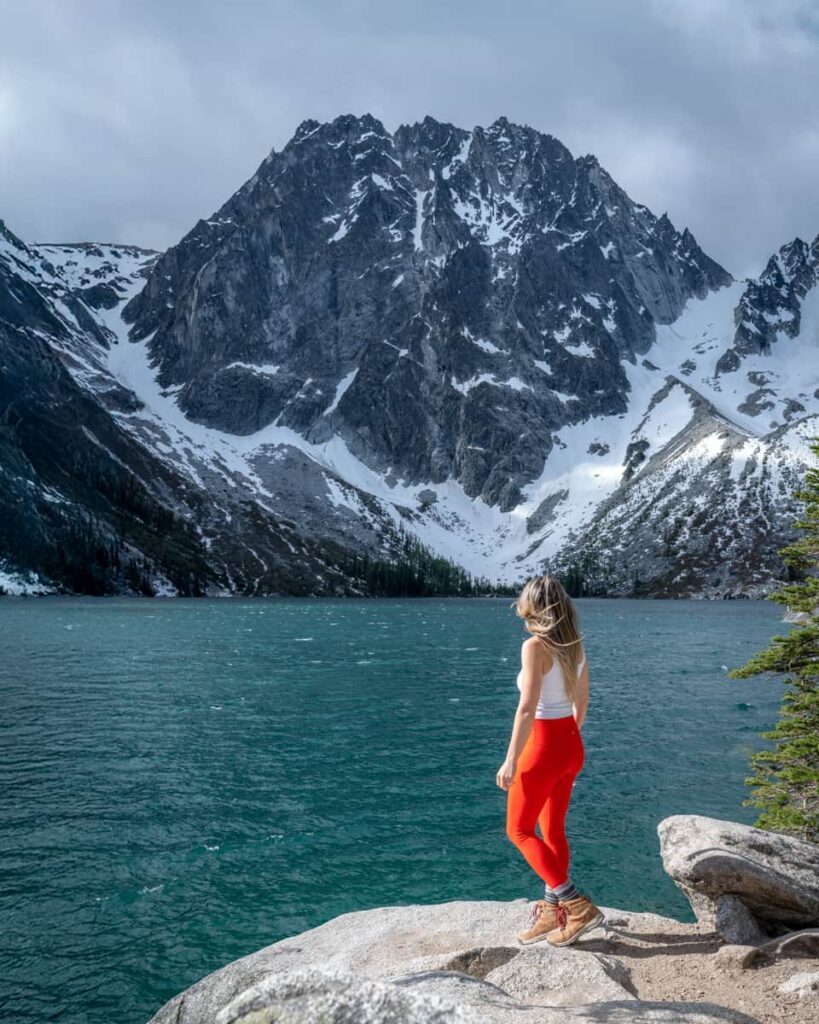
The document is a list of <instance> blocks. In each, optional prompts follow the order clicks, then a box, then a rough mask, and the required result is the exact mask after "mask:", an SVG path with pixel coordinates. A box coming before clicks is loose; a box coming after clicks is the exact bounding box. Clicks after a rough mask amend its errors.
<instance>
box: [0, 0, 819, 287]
mask: <svg viewBox="0 0 819 1024" xmlns="http://www.w3.org/2000/svg"><path fill="white" fill-rule="evenodd" d="M0 18H1V20H0V24H2V26H3V32H2V36H0V217H2V218H3V219H5V220H6V222H7V224H8V226H9V227H10V228H11V229H12V230H13V231H15V232H16V233H17V234H18V235H20V236H21V237H22V238H23V239H24V240H27V241H85V240H93V241H118V242H130V243H134V244H138V245H144V246H150V247H154V248H165V247H166V246H168V245H170V244H172V243H174V242H175V241H177V240H178V239H179V238H180V237H181V236H182V235H183V234H184V233H185V232H186V231H187V230H188V229H189V228H190V227H191V226H192V225H193V224H194V223H195V221H196V220H197V219H198V218H199V217H207V216H209V215H210V214H211V213H212V212H213V211H214V210H216V209H217V208H218V207H219V206H221V204H222V203H223V202H224V201H225V200H226V199H227V198H228V197H229V196H230V195H231V194H232V193H233V192H234V191H235V190H236V189H237V188H238V187H239V186H240V185H241V184H242V183H243V182H244V181H245V180H246V179H247V178H248V177H250V175H251V174H252V173H253V172H254V171H255V170H256V167H257V166H258V164H259V163H260V162H261V160H262V159H263V158H264V156H265V155H266V154H267V152H268V151H269V150H270V148H271V147H274V148H276V149H280V148H281V147H282V146H284V144H285V143H286V142H287V140H288V139H289V137H290V136H291V135H292V133H293V131H294V130H295V128H296V126H297V125H298V123H299V122H300V121H302V120H304V119H305V118H308V117H313V118H317V119H318V120H330V119H332V118H333V117H336V116H337V115H339V114H343V113H354V114H362V113H365V112H370V113H372V114H374V115H375V116H376V117H379V118H380V119H381V120H382V121H383V122H384V124H385V125H386V127H387V128H388V129H390V130H393V129H394V128H396V127H397V126H398V125H399V124H401V123H404V122H412V121H419V120H421V119H423V117H424V116H425V115H426V114H431V115H432V116H433V117H437V118H438V119H440V120H446V121H451V122H453V123H454V124H457V125H460V126H461V127H464V128H472V127H473V126H474V125H476V124H482V125H486V124H489V123H490V122H491V121H493V120H494V119H495V118H496V117H498V116H499V115H501V114H505V115H506V116H507V117H508V118H509V119H510V120H511V121H516V122H518V123H521V124H529V125H532V126H533V127H535V128H537V129H539V130H541V131H544V132H549V133H551V134H552V135H555V136H557V138H559V139H560V140H561V141H562V142H563V143H564V144H565V145H567V146H568V147H569V149H570V150H571V151H572V152H573V153H574V154H575V155H576V156H579V155H581V154H583V153H587V152H591V153H594V154H595V155H596V156H597V157H598V158H599V160H600V162H601V163H602V164H603V166H604V167H606V169H607V170H608V171H609V172H610V173H611V174H612V176H613V177H614V178H615V179H616V180H617V181H618V182H619V183H620V185H622V186H623V187H624V188H625V189H626V191H627V192H628V193H629V194H630V195H631V196H632V198H633V199H635V200H636V201H638V202H641V203H645V204H646V205H647V206H649V207H651V209H652V210H653V211H654V212H655V213H656V214H658V215H659V214H660V213H662V212H663V211H664V210H667V211H668V214H669V216H670V217H671V220H672V221H673V222H674V224H675V225H676V226H677V228H679V229H680V230H682V228H683V227H686V226H687V227H689V228H690V229H691V230H692V231H693V232H694V234H695V235H696V237H697V239H698V241H699V242H700V244H701V245H702V246H703V248H704V249H705V250H706V252H708V253H709V255H711V256H712V257H714V258H715V259H717V260H718V261H719V262H721V263H722V264H723V265H724V266H725V267H726V268H727V269H728V270H730V271H731V272H732V273H733V274H735V275H736V276H743V275H746V274H751V273H753V274H757V273H758V272H759V271H760V270H761V268H762V265H763V264H764V262H765V260H766V259H767V257H768V256H769V255H770V254H771V253H772V252H773V251H774V249H776V248H777V247H778V246H779V245H781V244H782V243H783V242H785V241H787V240H790V239H791V238H793V237H794V236H795V235H797V234H799V235H801V236H802V237H803V238H805V239H807V240H811V239H813V238H814V237H815V236H816V234H817V233H819V174H817V171H819V117H817V114H819V0H812V2H807V3H805V2H797V0H763V2H759V3H758V2H756V0H559V2H550V0H540V2H526V0H505V2H504V0H493V2H491V3H489V2H485V0H437V2H428V0H412V2H402V3H397V2H390V0H382V2H381V3H370V2H366V0H358V2H355V0H297V2H293V3H287V2H279V0H224V2H216V0H131V2H125V0H50V2H49V0H0Z"/></svg>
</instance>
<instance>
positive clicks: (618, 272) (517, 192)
mask: <svg viewBox="0 0 819 1024" xmlns="http://www.w3.org/2000/svg"><path fill="white" fill-rule="evenodd" d="M729 281H730V277H729V275H728V274H727V273H726V272H725V271H724V270H722V268H721V267H719V266H717V264H715V263H714V262H713V261H712V260H710V259H708V257H706V256H705V255H704V254H703V253H702V251H701V250H700V249H699V247H698V246H697V244H696V242H695V240H694V238H693V237H692V236H691V234H690V233H689V232H685V233H683V234H682V235H680V234H679V233H678V232H677V231H675V229H674V228H673V226H672V225H671V223H670V221H669V220H668V218H667V217H666V216H663V217H661V218H659V219H657V218H656V217H654V215H653V214H652V213H651V212H650V211H649V210H647V209H646V208H645V207H642V206H639V205H637V204H635V203H633V202H632V201H631V200H630V199H629V198H628V196H626V195H625V193H624V192H623V191H622V190H621V189H619V188H618V187H617V185H616V184H615V183H614V182H613V181H612V180H611V178H610V177H609V176H608V175H607V174H606V172H605V171H604V170H603V169H602V168H601V167H600V165H599V164H598V163H597V161H596V160H595V159H594V158H592V157H584V158H582V159H579V160H575V159H574V158H573V157H572V155H571V154H570V153H569V152H568V150H567V149H566V148H565V147H564V146H562V145H561V144H560V143H559V142H558V141H557V140H556V139H553V138H551V137H550V136H546V135H541V134H539V133H538V132H535V131H534V130H532V129H530V128H522V127H518V126H516V125H511V124H509V122H508V121H506V120H505V119H500V120H498V121H496V122H495V123H494V124H492V125H490V126H489V127H488V128H486V129H482V128H476V129H475V130H474V131H473V132H466V131H463V130H461V129H459V128H455V127H453V126H452V125H446V124H439V123H438V122H436V121H433V120H432V119H431V118H427V119H426V120H425V121H424V122H423V123H422V124H416V125H412V126H408V127H403V128H401V129H399V130H398V131H397V132H396V133H395V135H394V136H392V135H390V134H389V133H388V132H386V131H385V129H384V127H383V125H381V124H380V122H378V121H376V120H375V119H374V118H371V117H364V118H361V119H358V118H353V117H343V118H338V119H337V120H336V121H334V122H332V124H325V125H319V124H317V123H315V122H312V121H308V122H305V123H304V124H302V125H301V126H300V128H299V129H298V131H297V132H296V135H295V136H294V138H293V140H292V141H291V142H290V143H289V144H288V145H287V146H286V147H285V149H284V150H283V151H282V152H281V153H271V154H270V156H269V157H268V158H267V159H266V160H265V161H264V163H263V164H262V165H261V167H260V168H259V170H258V171H257V173H256V174H255V175H254V176H253V178H251V179H250V181H249V182H248V183H247V184H246V185H245V186H244V187H243V188H241V189H240V190H239V191H238V192H237V194H236V195H235V196H233V197H232V198H231V199H230V200H229V201H228V202H227V203H226V204H225V206H223V207H222V209H221V210H219V211H218V212H217V213H216V214H214V216H213V217H212V218H210V219H209V220H207V221H200V223H199V224H197V226H196V227H195V228H194V230H193V231H192V232H191V233H190V234H189V235H187V236H186V237H185V238H184V239H183V240H182V241H181V242H180V243H179V245H177V246H175V247H174V248H172V249H171V250H169V251H168V252H167V253H166V254H165V255H164V256H162V257H161V258H160V259H159V260H158V261H157V264H156V266H155V268H154V270H153V272H152V274H151V276H150V278H149V281H148V284H147V285H146V287H145V289H144V290H143V291H142V292H141V293H140V294H139V295H137V296H136V297H135V298H134V299H133V300H132V301H131V302H130V303H129V305H128V306H127V308H126V309H125V313H124V315H125V319H126V320H127V321H133V323H134V328H133V330H132V332H131V337H132V338H135V339H141V338H146V337H148V336H150V339H151V340H150V345H149V351H150V353H151V355H152V356H153V358H155V359H156V361H157V364H158V368H159V376H158V379H159V381H160V383H161V384H163V385H165V386H178V388H179V391H178V394H177V401H178V403H179V405H180V407H181V408H182V409H183V410H184V411H185V412H186V414H187V415H188V416H190V417H191V418H192V419H194V420H196V421H197V422H201V423H206V424H207V425H209V426H212V427H216V428H218V429H221V430H224V431H227V432H230V433H237V434H250V433H253V432H255V431H258V430H260V429H262V428H263V427H265V426H267V425H269V424H273V425H276V426H279V425H281V426H283V427H288V428H290V429H291V430H294V431H296V432H297V433H298V434H300V435H301V436H303V437H304V438H305V439H306V440H307V441H309V442H312V443H321V442H323V441H326V440H327V439H329V438H330V437H332V436H334V435H338V436H339V437H341V438H342V439H343V440H344V442H345V443H346V445H347V446H348V447H349V449H350V451H351V452H352V454H353V455H355V456H356V458H358V459H359V460H360V461H362V462H363V463H365V464H366V465H367V466H369V467H370V468H371V469H373V470H375V471H376V472H378V473H379V474H380V475H382V476H386V475H388V474H391V475H392V476H393V477H396V478H400V479H401V480H402V481H403V482H404V483H405V484H407V485H410V486H412V485H417V484H422V483H432V484H436V483H438V484H441V483H444V482H445V481H448V480H450V481H453V482H455V483H456V484H458V485H460V487H461V488H462V489H463V491H464V493H465V495H466V496H467V497H469V498H477V497H480V498H481V499H482V500H483V501H484V502H485V503H486V504H487V505H490V506H493V507H497V508H498V509H499V510H500V511H501V512H508V511H511V510H512V509H513V508H515V507H516V506H517V505H519V504H520V502H521V500H522V491H521V488H522V487H523V486H524V485H525V484H526V483H528V482H529V481H531V480H532V479H533V478H534V477H535V476H536V475H537V474H538V473H539V472H540V470H541V468H542V466H543V461H544V458H546V457H547V456H548V455H549V453H550V452H551V450H552V448H553V445H554V441H553V434H554V432H555V431H557V430H559V429H560V428H561V427H562V426H565V425H567V424H571V423H576V422H579V421H581V420H584V419H586V418H588V417H589V416H590V415H591V416H601V415H607V414H614V413H622V412H624V411H625V410H626V407H627V404H628V403H627V391H628V381H627V377H626V374H625V372H624V368H623V359H624V358H625V359H634V357H635V356H636V355H637V354H639V353H644V352H646V351H647V350H648V349H649V347H650V345H651V343H652V340H653V337H654V325H655V323H670V322H672V321H673V320H675V319H676V318H677V316H678V315H679V314H680V312H681V310H682V308H683V306H684V305H685V302H686V300H687V299H688V298H689V297H691V296H692V295H697V296H700V297H702V296H704V295H706V294H707V293H708V291H709V290H710V289H713V288H716V287H719V286H721V285H725V284H727V283H729Z"/></svg>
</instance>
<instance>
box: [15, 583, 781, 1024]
mask: <svg viewBox="0 0 819 1024" xmlns="http://www.w3.org/2000/svg"><path fill="white" fill-rule="evenodd" d="M511 601H512V599H511V598H502V599H464V600H459V599H444V600H434V599H407V600H373V599H369V600H368V599H362V600H330V599H321V600H316V599H309V598H305V599H299V600H292V599H275V598H274V599H255V600H242V599H227V600H218V599H215V600H167V601H163V600H157V601H150V600H139V599H130V600H129V599H122V600H119V599H94V598H76V599H74V598H68V599H66V598H38V599H12V598H7V599H3V600H0V643H1V644H2V651H3V658H2V664H1V665H0V700H1V701H2V726H1V727H0V915H1V916H2V928H1V929H0V1006H2V1008H3V1011H2V1016H3V1019H5V1020H9V1021H11V1022H14V1024H29V1022H34V1021H38V1022H42V1021H44V1020H52V1021H57V1022H59V1024H135V1022H140V1021H145V1020H147V1019H148V1018H149V1017H150V1016H151V1014H152V1013H154V1012H155V1011H156V1010H157V1009H158V1008H159V1006H160V1005H161V1004H162V1003H163V1002H164V1001H165V1000H167V999H168V998H170V997H171V996H173V995H174V994H176V993H177V992H179V991H180V990H181V989H183V988H185V987H186V986H187V985H189V984H191V983H192V982H194V981H196V980H197V979H198V978H200V977H201V976H202V975H204V974H206V973H208V972H209V971H212V970H214V969H215V968H217V967H220V966H221V965H223V964H225V963H227V962H228V961H230V960H233V959H235V958H237V957H240V956H243V955H245V954H247V953H250V952H253V951H254V950H256V949H258V948H260V947H261V946H264V945H267V944H269V943H271V942H274V941H276V940H277V939H281V938H284V937H285V936H288V935H292V934H294V933H295V932H299V931H302V930H304V929H306V928H310V927H313V926H314V925H317V924H320V923H321V922H322V921H325V920H328V919H329V918H331V917H334V916H336V915H337V914H341V913H344V912H346V911H350V910H359V909H364V908H367V907H375V906H381V905H385V904H404V903H432V902H439V901H446V900H453V899H467V900H468V899H498V900H508V899H514V898H517V897H522V896H524V897H528V898H536V897H538V896H539V895H540V894H541V887H540V883H539V881H538V879H537V877H536V876H535V875H534V874H533V873H532V872H531V870H530V869H529V868H528V866H527V865H526V863H525V862H524V860H523V858H522V857H521V855H520V854H519V853H518V852H517V850H516V849H515V848H514V847H513V846H512V844H511V843H510V842H509V840H508V839H507V837H506V834H505V821H504V814H505V800H506V795H505V793H504V792H503V791H501V790H500V789H498V787H497V786H496V785H495V773H496V771H497V769H498V767H499V766H500V764H501V762H502V760H503V757H504V754H505V751H506V746H507V744H508V741H509V733H510V729H511V723H512V716H513V713H514V709H515V706H516V703H517V698H518V691H517V689H516V687H515V675H516V673H517V671H518V668H519V666H520V643H521V641H522V640H523V639H525V638H526V636H527V635H528V634H526V632H525V631H524V629H523V625H522V623H521V621H520V620H519V619H518V618H517V617H516V616H515V615H514V612H513V611H512V609H511V607H510V605H511ZM578 608H579V610H580V617H581V623H582V627H583V631H584V634H585V646H586V651H587V653H588V658H589V666H590V678H591V704H590V708H589V712H588V717H587V721H586V724H585V725H584V728H583V738H584V742H585V745H586V764H585V767H584V769H583V771H582V773H581V775H580V776H579V777H578V781H577V784H576V787H575V790H574V797H573V803H572V807H571V809H570V812H569V820H568V829H569V841H570V844H571V847H572V877H573V879H574V880H575V881H576V882H577V884H578V885H579V886H580V887H581V888H582V889H584V890H586V891H588V892H589V894H590V895H592V897H593V898H594V899H595V900H596V901H597V902H599V903H602V904H603V905H604V906H624V907H629V908H631V909H635V910H653V911H656V912H658V913H662V914H669V915H672V916H675V917H679V918H681V919H684V920H688V921H690V920H693V916H692V915H691V912H690V909H689V907H688V904H687V902H686V900H685V899H684V897H683V896H682V895H681V894H680V893H679V892H678V891H677V889H676V888H675V886H674V885H673V883H672V882H671V881H670V879H669V878H668V877H667V876H666V875H665V873H664V872H663V869H662V864H661V861H660V856H659V845H658V841H657V834H656V826H657V823H658V822H659V821H660V820H661V819H662V818H664V817H665V816H667V815H669V814H676V813H700V814H706V815H712V816H715V817H723V818H732V819H734V820H737V821H745V822H749V823H751V822H753V821H754V820H755V818H756V815H757V811H756V810H755V809H754V808H749V807H743V806H742V801H743V799H745V798H746V797H747V795H748V790H747V787H746V786H745V785H744V784H743V779H744V778H745V776H746V775H747V774H748V764H747V758H748V754H749V752H750V751H751V750H754V749H758V748H759V747H760V746H762V745H763V741H761V740H760V739H759V738H758V733H759V732H760V731H761V730H763V729H766V728H770V727H771V726H772V725H773V723H774V721H775V719H776V714H777V708H778V706H779V701H780V698H781V692H782V683H781V680H779V679H776V678H764V677H759V678H755V679H748V680H730V679H727V678H726V668H732V667H735V666H737V665H739V664H741V663H742V662H743V661H744V660H745V659H746V658H747V657H748V656H749V655H750V654H751V653H753V651H755V650H757V649H759V648H760V647H762V646H764V644H765V643H766V642H767V641H768V639H769V638H770V637H771V636H773V635H774V634H776V633H784V632H786V631H787V630H788V629H789V628H790V627H788V626H786V625H785V624H783V623H782V622H781V621H780V619H779V615H780V614H781V610H780V609H779V607H778V606H776V605H774V604H773V603H771V602H766V601H719V602H716V601H715V602H710V601H628V600H602V599H600V600H595V599H587V600H581V601H578Z"/></svg>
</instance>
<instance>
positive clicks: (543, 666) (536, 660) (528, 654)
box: [520, 636, 552, 672]
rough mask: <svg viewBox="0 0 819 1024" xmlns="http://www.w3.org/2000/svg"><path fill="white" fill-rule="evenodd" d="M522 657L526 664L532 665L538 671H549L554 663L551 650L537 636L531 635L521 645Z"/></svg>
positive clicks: (523, 662)
mask: <svg viewBox="0 0 819 1024" xmlns="http://www.w3.org/2000/svg"><path fill="white" fill-rule="evenodd" d="M520 659H521V663H522V664H523V665H524V666H528V667H531V668H533V669H535V670H536V671H537V670H538V669H540V670H541V671H542V672H548V670H549V667H550V665H551V663H552V659H551V656H550V655H549V652H548V651H547V650H546V648H545V647H544V646H543V643H542V642H541V640H540V639H539V638H538V637H536V636H530V637H529V638H528V639H527V640H524V641H523V643H522V644H521V645H520Z"/></svg>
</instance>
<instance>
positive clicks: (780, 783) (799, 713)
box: [729, 438, 819, 842]
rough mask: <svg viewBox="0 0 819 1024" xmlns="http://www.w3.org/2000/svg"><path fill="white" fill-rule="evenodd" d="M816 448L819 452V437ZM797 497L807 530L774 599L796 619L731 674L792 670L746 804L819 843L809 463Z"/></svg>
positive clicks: (813, 483)
mask: <svg viewBox="0 0 819 1024" xmlns="http://www.w3.org/2000/svg"><path fill="white" fill-rule="evenodd" d="M811 450H812V452H813V453H814V455H817V456H819V438H816V439H814V442H813V444H812V445H811ZM795 497H796V498H798V499H799V500H800V501H803V502H804V503H805V508H804V513H803V514H802V516H801V518H800V519H798V520H797V522H796V523H795V525H796V526H797V527H798V528H799V529H800V530H801V531H802V534H801V537H800V538H799V540H797V541H796V542H795V543H794V544H790V545H789V546H788V547H785V548H782V549H781V551H780V554H781V555H782V558H783V560H784V562H785V564H786V566H787V567H788V569H789V570H790V572H791V578H792V579H793V580H794V582H792V583H789V584H787V585H786V586H784V587H782V588H781V589H780V590H777V591H776V592H775V593H773V594H770V595H769V598H770V600H771V601H776V602H777V603H778V604H782V605H786V606H787V607H788V608H789V609H790V610H791V612H793V613H795V619H796V622H795V624H794V625H793V627H792V628H791V630H790V632H789V633H787V634H786V635H785V636H775V637H774V638H773V639H772V640H771V642H770V644H769V645H768V647H766V648H765V649H764V650H762V651H759V652H758V653H757V654H755V655H754V656H753V657H752V658H751V659H750V660H749V661H748V662H747V663H746V664H745V665H743V666H741V667H740V668H737V669H734V670H733V671H732V672H730V673H729V676H730V677H731V678H734V679H742V678H745V677H747V676H753V675H758V674H759V673H761V672H782V673H787V674H788V677H789V678H787V679H786V680H785V683H786V690H785V695H784V697H783V700H782V707H781V708H780V712H779V719H778V721H777V723H776V725H775V727H774V728H773V729H772V730H771V731H770V732H764V733H762V737H763V738H764V739H768V740H772V741H773V748H772V749H770V750H762V751H759V752H757V753H755V754H752V755H751V767H752V770H753V775H752V776H750V777H749V778H747V779H746V780H745V781H746V783H747V784H748V785H749V786H753V787H754V788H753V791H752V796H751V798H750V799H748V800H745V801H744V803H745V805H746V806H754V807H759V808H761V809H762V813H761V814H760V816H759V818H758V819H757V822H756V824H757V826H758V827H759V828H764V829H769V830H770V831H773V832H784V833H787V834H790V835H795V836H799V837H800V838H802V839H808V840H810V841H812V842H819V468H817V467H812V468H810V469H808V471H807V474H806V477H805V483H804V486H803V487H802V489H801V490H799V491H797V492H796V495H795Z"/></svg>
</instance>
